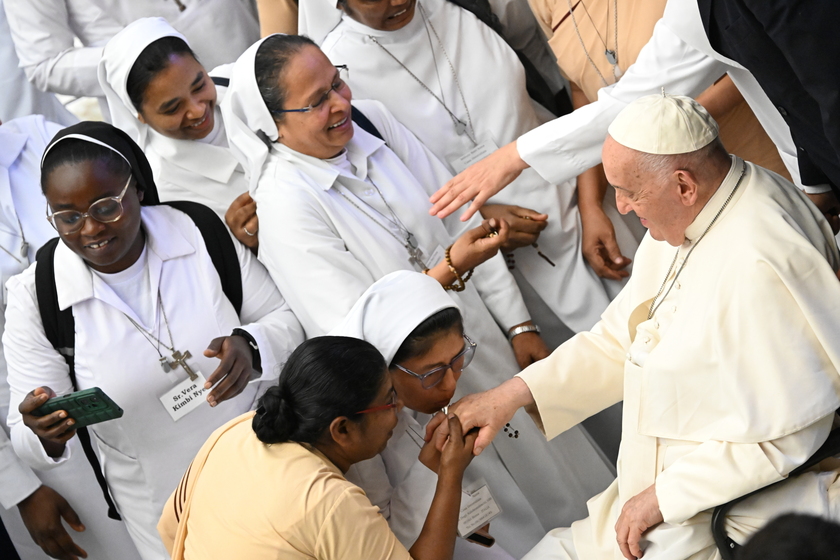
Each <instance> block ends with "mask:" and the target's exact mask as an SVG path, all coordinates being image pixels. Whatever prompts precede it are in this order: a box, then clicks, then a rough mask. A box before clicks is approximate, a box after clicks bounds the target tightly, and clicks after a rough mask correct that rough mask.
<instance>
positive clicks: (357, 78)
mask: <svg viewBox="0 0 840 560" xmlns="http://www.w3.org/2000/svg"><path fill="white" fill-rule="evenodd" d="M313 3H314V4H316V5H319V6H321V8H322V13H323V14H324V17H325V18H326V19H331V18H333V19H336V20H337V19H338V18H340V21H339V22H338V24H337V25H336V26H335V27H334V29H332V31H331V32H330V33H329V34H328V35H327V36H326V38H325V39H324V42H323V44H322V49H323V51H324V53H325V54H326V55H327V56H328V57H329V58H330V60H331V61H332V62H333V63H334V64H346V65H347V66H348V67H349V72H348V83H349V85H350V87H351V88H352V89H353V91H354V93H355V94H356V95H357V96H358V97H360V98H370V99H376V100H378V101H381V102H382V103H383V104H384V105H385V106H386V107H387V108H388V110H389V111H391V112H392V113H393V114H394V116H395V117H396V118H397V120H399V121H400V122H401V123H402V124H404V125H405V126H406V127H408V129H409V130H411V132H413V133H414V134H415V135H416V136H417V137H418V139H419V140H420V141H421V142H423V143H424V144H426V146H428V147H429V149H430V150H431V151H432V152H433V153H434V154H435V155H436V156H438V158H439V159H440V160H441V161H443V162H445V164H446V165H447V168H448V169H449V171H450V172H452V173H458V172H460V171H462V170H463V169H464V168H466V166H467V165H468V163H470V162H472V161H475V160H476V158H478V159H480V158H481V157H482V156H483V155H489V154H490V153H492V152H493V151H495V150H496V148H497V147H498V146H503V145H505V144H507V143H509V142H512V141H513V140H515V139H516V138H518V137H519V136H520V135H522V134H524V133H525V132H528V131H529V130H532V129H533V128H536V127H537V126H539V125H541V124H542V123H544V122H547V120H550V119H552V118H554V117H553V116H552V115H550V114H549V113H548V112H547V111H545V110H544V109H543V108H542V107H540V106H539V105H537V104H536V102H534V101H533V100H532V99H531V98H530V97H529V96H528V92H527V91H526V87H525V71H524V69H523V67H522V64H521V63H520V61H519V59H518V58H517V56H516V54H515V53H514V51H513V50H512V49H511V48H510V47H509V46H508V44H507V43H506V42H505V41H504V39H502V37H501V36H499V35H498V34H497V33H496V32H495V31H493V29H491V28H490V27H488V26H487V25H485V24H484V23H483V22H481V21H480V20H479V19H478V18H476V17H475V16H474V15H473V14H472V13H470V12H468V11H467V10H464V9H462V8H461V7H459V6H457V5H455V4H454V3H452V2H450V1H447V0H407V1H406V2H405V3H404V4H402V5H400V6H391V5H390V4H388V3H387V2H380V3H379V4H375V5H373V7H371V5H370V4H368V3H365V2H363V0H341V1H340V2H338V6H339V7H340V8H341V9H337V8H336V7H335V6H336V2H335V0H313ZM376 6H379V11H377V8H376ZM374 12H375V14H376V15H374ZM400 12H404V13H403V15H393V14H397V13H400ZM380 13H381V14H380ZM342 14H343V15H342ZM388 14H392V15H390V16H388ZM380 15H382V16H383V17H384V19H379V17H378V16H380ZM385 16H387V17H385ZM392 22H397V23H392ZM476 53H480V54H481V56H480V57H478V56H477V55H476ZM490 204H492V205H494V206H492V207H488V206H485V207H484V208H483V209H482V212H483V213H484V217H485V218H489V217H491V216H496V217H502V216H506V219H507V220H508V221H510V222H511V225H512V227H513V228H514V229H520V228H521V230H522V231H529V232H530V231H534V227H535V221H543V220H544V219H545V216H540V215H541V214H544V215H547V216H548V219H547V226H546V227H545V229H544V230H542V232H541V233H539V239H538V240H537V241H536V243H534V242H533V237H530V238H528V239H524V238H523V239H521V240H518V242H517V245H519V248H517V249H516V250H515V251H513V250H512V248H511V251H510V252H511V253H512V256H509V257H508V260H509V262H510V263H512V266H513V267H514V270H515V274H516V278H517V281H518V282H519V283H520V285H522V286H523V294H525V295H526V303H527V304H528V307H529V310H531V312H532V313H534V312H538V310H539V308H540V307H544V306H548V308H549V309H550V310H551V312H552V313H553V315H554V316H556V318H554V317H550V319H551V323H556V322H557V319H559V320H560V321H562V323H563V324H564V325H565V326H566V327H568V329H571V331H574V332H579V331H581V330H586V329H589V328H590V327H592V326H593V325H594V324H595V323H596V322H597V321H598V319H599V317H600V316H601V313H602V312H603V310H604V309H605V308H606V306H607V304H608V303H609V301H610V299H611V298H612V297H613V296H615V294H617V293H618V290H619V289H620V288H621V285H622V284H623V283H622V282H616V281H613V280H604V279H601V278H599V277H598V276H597V274H596V273H595V272H594V271H593V270H592V268H590V267H589V266H588V264H587V263H586V261H585V259H584V257H583V252H582V250H581V239H582V237H581V236H582V228H581V220H580V213H579V210H578V206H577V195H576V191H575V183H574V180H572V181H568V182H565V183H559V184H550V183H549V182H547V181H546V180H545V179H543V178H542V177H540V176H539V174H537V173H536V172H535V171H533V170H531V169H528V170H525V171H523V172H522V174H521V175H520V176H519V177H518V178H517V179H516V180H515V181H514V182H513V183H512V184H511V186H510V187H509V189H508V190H507V191H503V192H501V193H499V194H498V195H496V196H495V197H493V198H492V199H490ZM612 218H613V219H614V221H616V222H617V226H618V230H619V239H621V240H622V244H623V249H625V250H626V251H627V252H626V254H630V255H632V254H633V253H634V252H635V248H636V245H637V243H636V242H635V239H634V238H633V237H632V235H631V234H630V232H629V230H627V228H626V226H625V225H624V223H623V222H621V218H620V217H619V215H618V213H617V212H616V211H615V209H614V208H613V212H612ZM538 231H539V230H537V232H538ZM523 237H524V236H523ZM532 243H534V244H533V245H532ZM524 285H527V287H525V286H524ZM531 294H533V295H531ZM529 296H530V297H529ZM568 329H564V331H565V333H566V337H568V336H570V334H572V333H571V332H569V330H568ZM552 338H556V336H555V337H552ZM560 341H562V338H561V340H558V342H560Z"/></svg>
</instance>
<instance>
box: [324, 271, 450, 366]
mask: <svg viewBox="0 0 840 560" xmlns="http://www.w3.org/2000/svg"><path fill="white" fill-rule="evenodd" d="M450 307H454V308H455V309H458V306H457V305H456V304H455V301H454V300H453V299H452V298H451V297H449V295H448V294H447V293H446V292H445V291H444V289H443V287H442V286H441V285H440V282H438V281H437V280H435V279H434V278H431V277H429V276H426V275H425V274H421V273H419V272H411V271H408V270H399V271H397V272H392V273H391V274H388V275H387V276H383V277H382V278H380V279H379V280H378V281H377V282H375V283H374V284H373V285H372V286H371V287H370V288H368V289H367V290H366V291H365V293H363V294H362V295H361V297H359V299H358V300H356V303H355V304H353V307H352V308H351V309H350V312H349V313H348V314H347V316H346V317H345V318H344V320H343V321H342V322H341V324H339V325H338V326H337V327H336V328H335V329H333V331H332V332H331V333H330V334H331V335H333V336H352V337H353V338H360V339H362V340H366V341H367V342H370V343H371V344H373V345H374V346H375V347H376V349H377V350H379V352H380V353H381V354H382V355H383V356H384V357H385V361H386V362H387V363H389V364H390V363H391V361H392V360H393V359H394V355H395V354H396V353H397V350H399V349H400V346H402V343H403V342H404V341H405V339H406V338H408V335H410V334H411V331H413V330H414V329H416V328H417V326H418V325H420V323H422V322H423V321H425V320H426V319H428V318H429V317H431V316H432V315H434V314H435V313H437V312H438V311H442V310H443V309H448V308H450Z"/></svg>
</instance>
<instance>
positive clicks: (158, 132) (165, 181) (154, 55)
mask: <svg viewBox="0 0 840 560" xmlns="http://www.w3.org/2000/svg"><path fill="white" fill-rule="evenodd" d="M165 38H177V39H179V40H180V41H183V43H179V42H177V41H175V42H173V41H168V42H160V40H161V39H165ZM229 70H230V65H225V66H220V67H219V68H216V69H215V70H212V71H211V72H209V73H208V72H206V71H205V69H204V67H203V66H202V65H201V63H200V61H198V60H197V59H196V58H195V56H194V55H193V54H192V52H191V51H190V47H189V43H187V40H186V38H185V37H184V36H183V35H182V34H181V33H179V32H178V31H176V30H175V29H174V28H173V27H172V26H171V25H169V23H168V22H167V21H166V20H165V19H163V18H143V19H139V20H137V21H135V22H133V23H131V24H130V25H128V26H127V27H126V28H125V29H123V30H122V31H120V32H119V33H117V34H116V35H115V36H114V37H113V38H112V39H111V40H110V41H109V42H108V44H107V45H106V46H105V49H104V51H103V53H102V59H101V60H100V62H99V70H98V72H99V82H100V84H101V86H102V89H103V90H104V92H105V98H106V100H107V101H108V108H109V111H110V113H111V118H112V122H113V124H114V126H116V127H117V128H121V129H122V130H124V131H125V132H127V133H128V134H129V136H131V138H132V139H133V140H134V141H135V142H137V144H138V145H139V146H140V147H141V148H142V149H143V151H144V152H145V154H146V157H147V158H148V160H149V164H150V165H151V166H152V172H153V173H154V176H155V182H156V183H157V185H158V191H159V195H160V199H161V201H163V202H167V201H170V200H191V201H194V202H199V203H201V204H204V205H205V206H209V207H210V208H211V209H213V211H214V212H216V214H218V215H219V217H221V218H222V219H223V220H225V219H226V214H230V215H229V216H227V220H226V222H227V224H228V227H230V228H231V231H232V232H233V234H234V235H235V236H236V238H237V239H239V240H240V241H242V242H243V243H244V244H245V245H247V246H248V247H252V248H253V247H256V242H257V237H256V233H257V230H258V228H259V224H258V223H257V218H256V212H255V211H254V209H253V204H252V203H251V201H250V197H248V196H247V194H245V193H246V192H247V190H248V186H247V182H246V180H245V175H244V172H243V170H242V167H241V166H240V165H239V163H238V162H237V160H236V158H234V157H233V154H231V152H230V149H229V148H228V140H227V134H226V133H225V126H224V121H223V120H222V117H221V111H220V109H219V106H218V104H219V102H221V100H222V99H223V97H224V93H225V90H226V88H225V87H218V88H217V87H216V85H215V83H214V80H213V79H212V78H216V79H218V78H222V80H220V81H223V82H226V79H227V75H228V73H229ZM130 77H131V78H132V79H129V78H130ZM138 100H142V101H141V103H140V106H137V104H136V102H137V101H138ZM240 197H241V198H240ZM229 211H230V212H229Z"/></svg>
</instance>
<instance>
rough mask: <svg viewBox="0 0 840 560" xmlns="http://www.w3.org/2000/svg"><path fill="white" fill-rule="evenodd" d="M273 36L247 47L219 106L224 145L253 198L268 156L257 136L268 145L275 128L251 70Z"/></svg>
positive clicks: (266, 149)
mask: <svg viewBox="0 0 840 560" xmlns="http://www.w3.org/2000/svg"><path fill="white" fill-rule="evenodd" d="M274 35H282V34H281V33H275V34H274ZM274 35H269V36H268V37H263V38H262V39H260V40H259V41H257V42H256V43H254V44H253V45H251V46H250V47H248V49H247V50H246V51H245V52H244V53H242V56H240V57H239V58H238V59H237V60H236V62H235V63H234V65H233V71H232V72H231V76H230V85H229V86H228V90H227V93H226V94H225V98H224V100H222V103H221V107H222V118H223V119H224V121H225V130H227V134H228V144H229V145H230V150H231V152H233V155H234V157H235V158H236V159H237V160H238V161H239V163H240V164H241V165H242V168H243V169H244V170H245V175H246V176H248V177H249V179H248V190H249V191H250V192H251V194H254V191H255V190H256V188H257V183H259V180H260V172H261V171H262V168H263V165H264V164H265V160H266V159H267V158H268V152H269V147H268V146H267V145H266V143H265V141H264V140H263V139H261V138H260V136H259V134H262V135H265V137H266V138H267V139H268V140H271V141H272V142H273V141H276V140H277V124H276V123H275V122H274V118H272V116H271V113H270V112H269V111H268V107H266V106H265V102H264V101H263V98H262V96H261V95H260V88H259V87H258V86H257V75H256V70H255V66H254V65H255V62H256V58H257V50H258V49H259V48H260V45H262V43H263V41H265V40H266V39H268V38H269V37H273V36H274Z"/></svg>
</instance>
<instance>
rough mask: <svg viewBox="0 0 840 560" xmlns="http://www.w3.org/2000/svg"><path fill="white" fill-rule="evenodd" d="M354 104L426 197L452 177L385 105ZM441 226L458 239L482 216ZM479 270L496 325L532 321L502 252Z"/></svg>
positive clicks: (454, 218) (451, 218) (448, 221)
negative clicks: (407, 170)
mask: <svg viewBox="0 0 840 560" xmlns="http://www.w3.org/2000/svg"><path fill="white" fill-rule="evenodd" d="M353 104H354V105H356V107H358V108H359V109H360V110H361V111H362V112H363V113H364V114H365V116H366V117H368V118H369V119H370V121H371V122H372V123H373V124H374V125H375V126H376V128H377V130H379V132H380V133H381V134H382V136H383V138H384V139H385V142H386V144H387V145H388V147H389V148H391V150H392V151H393V152H394V153H395V154H397V157H399V158H400V160H401V161H402V162H403V163H404V164H405V166H406V167H408V169H409V170H410V171H411V173H412V174H413V175H414V176H415V177H416V178H417V181H418V182H419V183H420V185H421V186H422V187H423V188H424V189H425V191H426V193H427V194H428V195H429V196H431V195H432V194H433V193H434V192H435V191H437V190H438V189H439V188H440V187H441V186H443V185H444V184H445V183H446V182H447V181H449V179H451V178H452V173H451V172H450V171H449V169H447V167H446V166H445V165H444V164H443V163H442V162H441V161H440V160H439V159H438V158H437V156H436V155H434V154H433V153H432V152H431V151H430V150H429V148H427V147H426V145H425V144H423V143H422V142H420V140H418V139H417V137H416V136H415V135H414V133H412V132H411V131H410V130H408V129H407V128H406V127H405V126H404V125H403V124H402V123H400V122H399V121H398V120H397V119H396V118H394V116H393V114H391V112H390V111H388V109H386V108H385V105H383V104H382V103H380V102H379V101H372V100H359V101H354V102H353ZM418 211H423V210H421V209H418ZM443 225H444V227H445V228H446V231H447V232H449V234H450V235H451V236H452V238H453V239H457V238H458V237H460V236H461V235H462V234H463V233H464V232H465V231H467V230H469V229H472V228H475V227H478V226H480V225H481V216H480V215H476V216H473V217H472V218H471V219H469V220H467V221H466V222H462V221H460V219H459V218H458V217H457V216H454V215H453V216H449V217H447V218H445V219H444V220H443ZM434 264H437V263H430V266H433V265H434ZM479 270H481V274H477V275H476V276H475V280H474V282H475V287H476V289H477V290H478V293H479V294H481V299H482V300H483V301H484V304H485V305H486V306H487V309H488V310H489V311H490V314H491V315H493V318H494V319H495V320H496V323H498V324H499V326H501V327H502V328H503V329H504V330H506V331H507V330H509V329H510V328H511V327H513V326H515V325H519V324H521V323H524V322H525V321H528V320H530V319H531V316H530V314H529V313H528V310H527V308H526V307H525V301H524V300H523V299H522V294H521V293H520V291H519V287H518V286H517V285H516V280H515V279H514V278H513V275H512V274H511V273H510V271H509V270H508V268H507V264H506V263H505V259H504V256H502V254H501V252H500V253H498V254H496V256H494V257H493V258H491V259H489V260H487V261H486V262H484V263H482V264H481V266H480V267H479Z"/></svg>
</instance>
